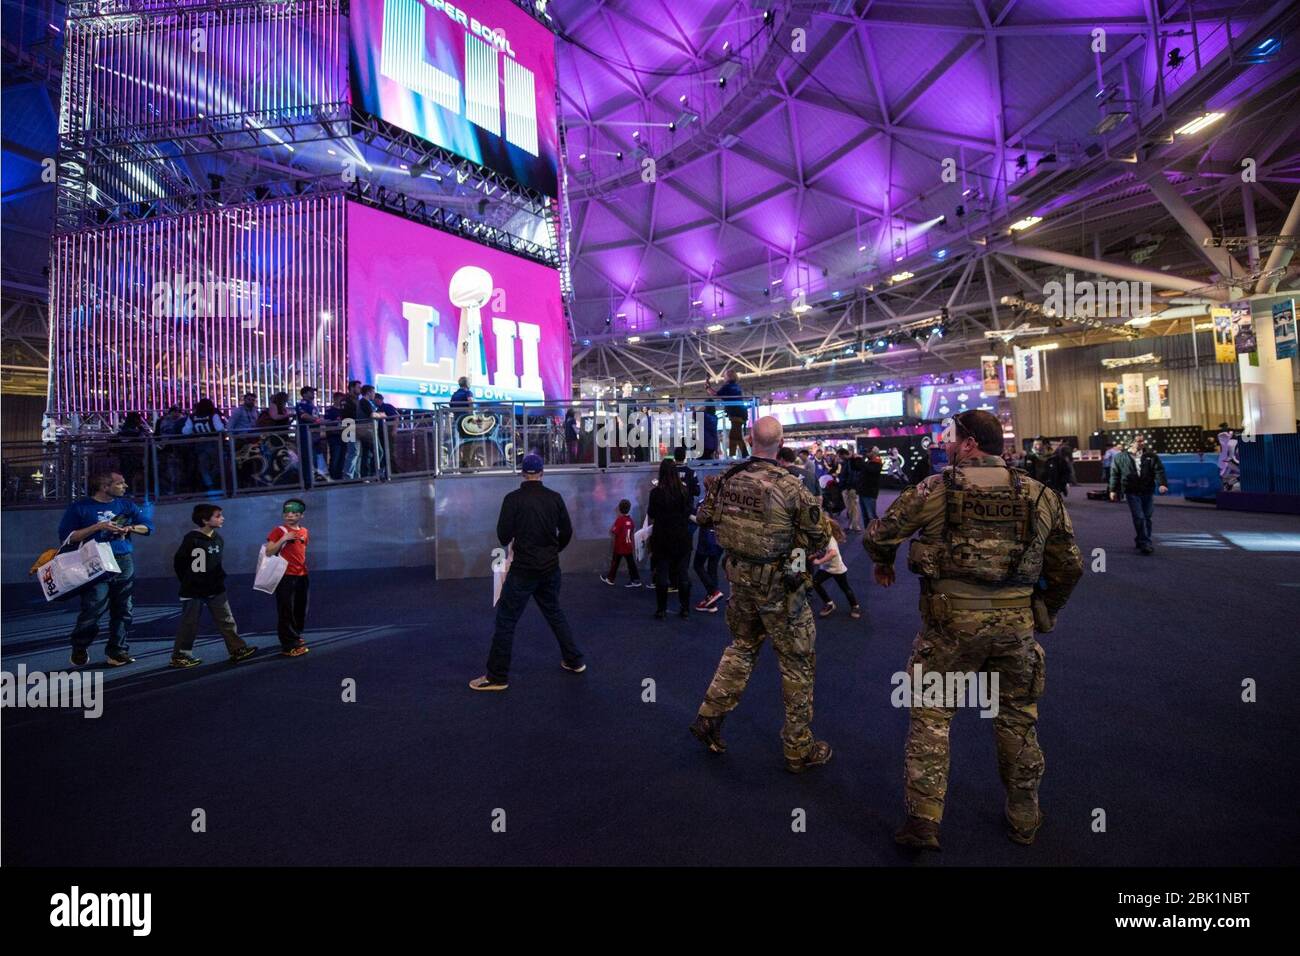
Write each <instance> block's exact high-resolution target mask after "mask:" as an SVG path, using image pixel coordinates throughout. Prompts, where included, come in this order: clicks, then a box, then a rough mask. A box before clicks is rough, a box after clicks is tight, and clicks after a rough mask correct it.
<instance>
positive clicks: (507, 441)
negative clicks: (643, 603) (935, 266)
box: [0, 396, 757, 507]
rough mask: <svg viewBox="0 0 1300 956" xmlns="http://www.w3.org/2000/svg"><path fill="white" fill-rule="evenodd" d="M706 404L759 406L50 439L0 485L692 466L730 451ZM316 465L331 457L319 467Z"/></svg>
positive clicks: (655, 403) (631, 404) (595, 402)
mask: <svg viewBox="0 0 1300 956" xmlns="http://www.w3.org/2000/svg"><path fill="white" fill-rule="evenodd" d="M710 407H711V408H712V409H713V410H714V414H715V415H716V416H720V417H722V418H725V416H726V414H727V410H728V407H734V408H738V409H742V410H743V411H744V413H745V417H746V419H747V420H750V421H752V419H753V417H754V414H755V411H756V407H757V400H756V399H749V398H746V399H730V400H726V399H682V400H678V401H663V400H661V399H659V400H648V399H647V400H641V399H638V398H636V397H635V396H628V397H617V398H611V399H583V400H578V401H570V402H472V403H470V404H469V405H465V406H457V407H452V406H451V405H449V404H442V405H439V406H438V407H436V408H430V409H419V410H400V411H399V413H398V415H396V416H394V417H390V418H387V419H380V418H375V419H359V420H355V421H351V422H349V421H346V420H342V421H340V420H334V421H323V422H320V423H315V424H311V425H303V424H302V423H300V422H298V421H297V419H291V420H289V421H287V422H285V423H284V424H283V425H278V426H272V427H261V428H250V429H242V430H240V431H231V430H230V429H229V427H228V425H227V427H226V428H225V429H224V430H223V431H220V432H212V433H205V434H191V435H165V434H148V435H144V436H140V437H135V436H124V435H120V434H114V433H110V432H103V433H98V432H92V433H89V434H76V435H66V434H64V435H53V436H52V440H51V441H48V442H41V441H20V442H4V443H3V445H0V461H2V462H3V466H4V478H3V482H0V489H2V490H3V503H4V505H5V507H24V506H32V507H37V506H49V505H59V504H66V503H68V502H70V501H72V500H74V499H75V498H77V497H79V496H81V495H83V494H85V493H86V491H87V485H88V480H89V478H90V476H91V474H92V473H93V472H94V471H96V470H98V469H100V468H107V467H111V468H114V469H115V470H122V469H125V470H124V471H123V474H124V476H125V477H127V479H128V483H129V484H131V485H132V486H133V489H132V490H133V493H134V494H135V495H136V496H137V497H144V498H145V499H146V500H153V501H177V500H185V499H187V498H213V497H221V498H229V497H236V496H245V495H250V494H259V493H275V492H279V493H283V492H284V491H285V490H289V489H294V490H306V489H307V488H311V487H326V486H332V485H335V484H356V483H362V482H375V481H382V482H389V481H402V480H414V479H428V478H433V477H440V476H449V475H470V474H482V473H488V474H491V473H507V474H514V473H517V472H518V471H519V468H520V464H521V462H522V460H523V457H524V455H526V454H528V453H530V452H531V453H534V454H539V455H541V457H542V458H543V460H544V462H545V464H546V466H547V467H548V468H564V469H566V470H570V469H578V470H595V469H605V468H624V467H635V466H637V465H643V464H647V463H649V464H653V463H656V462H658V461H660V460H662V458H664V457H665V456H668V455H675V454H677V453H680V452H684V453H685V455H686V457H687V459H688V460H700V458H701V457H702V455H703V454H704V453H706V452H707V453H708V455H709V456H710V457H712V456H714V455H718V456H721V454H722V453H723V452H725V445H726V442H725V432H726V428H727V425H726V424H725V422H724V421H721V420H719V421H718V423H717V428H716V442H717V444H716V447H715V448H709V449H706V448H705V447H704V443H705V441H706V438H705V436H704V435H703V434H701V433H700V426H701V425H702V424H703V423H704V418H703V417H700V416H705V415H706V411H705V410H706V409H708V408H710ZM326 411H328V409H323V410H321V411H320V413H319V415H318V417H323V416H324V414H325V412H326ZM570 413H572V416H570ZM381 422H382V427H381V425H380V423H381ZM570 422H572V427H570ZM707 430H708V429H707V426H705V431H706V432H707ZM349 432H350V434H351V440H349V438H348V434H349ZM575 434H576V437H573V436H574V435H575ZM268 439H279V441H275V442H270V441H268ZM353 448H355V451H353V450H352V449H353ZM304 455H306V456H307V460H304ZM322 461H326V462H328V464H326V465H325V466H324V468H323V469H322V468H321V462H322ZM28 469H31V470H30V471H29V470H28ZM126 471H129V472H130V474H126ZM137 479H138V480H137Z"/></svg>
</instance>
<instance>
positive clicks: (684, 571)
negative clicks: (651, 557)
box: [654, 551, 691, 611]
mask: <svg viewBox="0 0 1300 956" xmlns="http://www.w3.org/2000/svg"><path fill="white" fill-rule="evenodd" d="M690 564H691V553H690V552H689V551H687V552H686V553H685V554H682V555H677V556H673V555H662V556H660V558H659V560H658V561H657V562H655V568H654V571H655V602H656V607H657V609H658V610H660V611H666V610H668V582H669V581H671V582H672V585H673V587H675V588H676V589H677V600H678V601H680V602H681V609H682V610H683V611H686V610H689V609H690V606H691V574H690Z"/></svg>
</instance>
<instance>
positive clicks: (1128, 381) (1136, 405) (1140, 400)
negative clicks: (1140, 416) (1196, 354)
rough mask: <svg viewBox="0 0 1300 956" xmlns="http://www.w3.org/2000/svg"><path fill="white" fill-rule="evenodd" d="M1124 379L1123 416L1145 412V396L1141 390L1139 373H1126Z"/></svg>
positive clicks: (1140, 375) (1140, 374)
mask: <svg viewBox="0 0 1300 956" xmlns="http://www.w3.org/2000/svg"><path fill="white" fill-rule="evenodd" d="M1123 378H1124V391H1123V395H1124V405H1123V408H1124V414H1126V415H1127V414H1128V413H1129V412H1144V411H1146V401H1145V399H1146V395H1145V392H1144V390H1143V388H1142V373H1141V372H1126V373H1125V374H1124V376H1123Z"/></svg>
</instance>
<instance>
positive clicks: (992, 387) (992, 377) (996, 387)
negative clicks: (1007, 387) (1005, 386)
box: [980, 355, 1002, 396]
mask: <svg viewBox="0 0 1300 956" xmlns="http://www.w3.org/2000/svg"><path fill="white" fill-rule="evenodd" d="M980 380H981V381H982V382H983V384H982V385H981V386H980V394H981V395H984V396H988V395H997V394H998V393H1000V392H1001V391H1002V386H1001V382H1000V380H999V379H998V357H997V356H996V355H981V356H980Z"/></svg>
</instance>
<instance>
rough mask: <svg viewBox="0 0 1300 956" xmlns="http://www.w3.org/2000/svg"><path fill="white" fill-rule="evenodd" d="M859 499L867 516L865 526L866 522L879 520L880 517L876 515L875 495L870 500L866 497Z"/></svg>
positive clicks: (862, 496)
mask: <svg viewBox="0 0 1300 956" xmlns="http://www.w3.org/2000/svg"><path fill="white" fill-rule="evenodd" d="M858 497H859V498H860V499H861V501H862V511H863V513H864V514H865V515H866V520H864V521H863V524H866V521H875V520H876V519H877V518H879V517H880V515H878V514H876V496H875V495H872V496H871V497H870V498H868V497H867V496H866V495H859V496H858Z"/></svg>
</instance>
